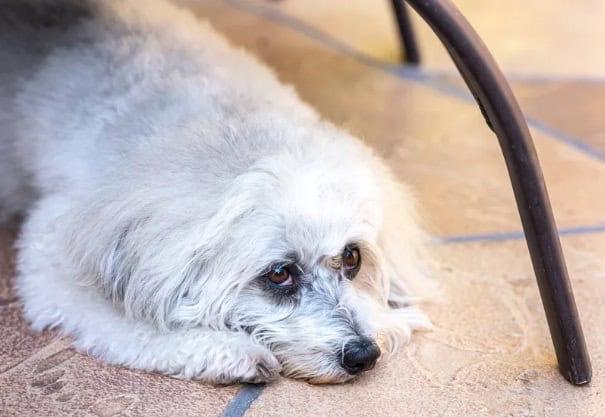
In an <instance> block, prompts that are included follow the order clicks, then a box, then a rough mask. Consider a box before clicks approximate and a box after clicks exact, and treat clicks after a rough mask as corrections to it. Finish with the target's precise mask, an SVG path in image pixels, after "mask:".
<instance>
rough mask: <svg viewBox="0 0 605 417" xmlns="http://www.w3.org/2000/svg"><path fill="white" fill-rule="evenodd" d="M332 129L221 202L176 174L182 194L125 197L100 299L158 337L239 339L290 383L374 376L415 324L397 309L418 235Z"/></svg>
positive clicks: (236, 180)
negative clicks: (257, 346)
mask: <svg viewBox="0 0 605 417" xmlns="http://www.w3.org/2000/svg"><path fill="white" fill-rule="evenodd" d="M330 132H331V134H332V136H333V137H332V140H330V141H313V140H311V139H310V141H311V143H308V144H304V145H297V146H285V147H283V146H282V148H281V149H282V150H281V151H273V152H270V153H267V154H266V155H262V156H260V157H258V158H256V159H255V160H254V161H253V163H251V164H249V165H247V166H246V167H245V169H241V171H240V172H238V173H237V175H234V177H233V179H230V180H229V181H225V183H224V188H223V189H222V190H221V191H220V193H215V194H213V193H211V192H207V193H206V195H198V194H196V192H194V191H193V190H194V189H195V187H193V186H192V185H191V184H189V183H188V181H190V179H185V178H181V179H179V180H178V181H175V182H173V183H172V184H173V185H174V186H176V185H177V184H178V190H174V186H173V187H170V186H165V187H161V185H160V184H157V181H161V180H160V179H156V180H155V181H156V184H154V187H156V188H158V189H160V188H161V189H162V191H163V192H166V193H173V194H172V195H171V196H170V197H168V196H165V195H162V196H161V197H157V198H156V196H153V197H150V193H151V192H150V191H149V189H147V190H144V191H141V194H140V195H138V196H137V195H136V194H137V192H138V191H136V190H135V189H133V190H130V191H129V192H128V195H129V196H130V197H129V201H130V202H122V203H121V209H117V208H114V209H113V214H112V216H113V217H112V219H111V220H108V221H109V222H111V223H112V224H122V226H120V227H118V228H116V229H115V230H116V231H114V232H113V234H112V235H113V238H112V237H111V236H110V235H109V234H107V240H108V241H111V242H112V243H111V244H110V245H109V247H110V249H109V250H108V251H107V250H106V251H105V255H104V256H103V257H102V262H101V265H100V266H97V267H96V269H97V270H96V271H95V275H96V276H99V277H101V279H100V281H99V282H100V286H101V288H102V290H103V291H104V292H105V293H106V295H107V296H108V297H109V298H111V299H113V300H114V301H115V302H116V303H120V304H121V305H123V306H124V309H125V311H126V313H127V314H128V315H131V316H133V317H137V318H146V319H150V320H152V321H153V322H155V323H156V324H157V325H158V326H160V327H164V328H174V327H193V326H204V327H208V328H214V329H223V330H224V329H230V330H234V331H244V332H247V333H249V334H250V335H251V336H252V337H253V338H255V339H256V340H258V342H259V343H261V344H263V345H265V346H267V347H268V348H269V349H270V350H271V351H272V352H273V353H274V354H275V356H276V357H277V358H278V360H279V361H280V362H281V364H282V366H283V370H284V374H285V375H287V376H291V377H296V378H303V379H307V380H309V381H312V382H318V383H322V382H323V383H329V382H331V383H334V382H343V381H346V380H348V379H351V378H352V377H353V376H355V375H357V374H359V373H361V372H363V371H366V370H368V369H371V368H372V367H373V366H374V364H375V363H376V361H377V360H378V358H379V356H380V355H381V354H382V353H386V352H390V351H393V350H395V349H396V348H397V346H398V345H400V344H402V343H405V342H406V341H407V340H408V338H409V335H410V332H411V330H412V329H413V328H414V327H416V326H420V325H422V324H424V321H423V316H422V315H421V314H420V313H418V312H417V311H416V310H414V309H412V308H402V309H397V308H396V307H401V305H399V306H396V305H395V304H405V301H406V300H405V294H404V290H403V285H402V282H403V281H407V282H411V283H413V282H414V280H416V279H417V278H418V276H419V272H418V264H419V262H420V261H419V259H418V252H417V250H416V249H417V246H416V244H417V243H418V239H419V238H420V235H419V233H418V229H417V228H416V222H415V219H414V218H413V213H412V209H411V207H410V205H411V201H410V200H411V197H410V196H409V193H407V191H406V190H404V189H401V188H400V186H399V185H398V184H396V183H395V181H393V179H392V176H391V175H390V173H389V172H388V170H387V169H386V168H385V167H384V165H383V163H382V162H381V161H380V160H379V159H378V158H377V157H375V156H374V155H373V154H372V153H371V151H370V150H369V149H368V148H367V147H366V146H364V145H363V144H362V143H361V142H359V141H357V140H355V139H353V138H350V137H349V136H348V135H346V134H343V133H340V132H337V131H330ZM217 181H218V180H217ZM143 192H144V193H146V194H145V195H143V194H142V193H143ZM132 194H135V195H132ZM177 195H178V196H177ZM133 206H137V207H140V209H139V210H138V211H137V214H136V215H130V214H128V213H129V211H131V210H132V207H133ZM145 206H146V208H143V207H145ZM107 207H108V205H104V206H103V207H99V210H100V212H103V213H104V212H105V211H106V208H107ZM99 215H100V214H97V216H99ZM101 217H103V216H102V215H101ZM97 218H98V217H97ZM122 219H123V221H122ZM133 219H135V220H133ZM104 233H105V232H102V231H100V230H99V232H98V236H99V238H100V240H101V241H102V240H103V234H104ZM81 259H83V262H86V258H85V257H81Z"/></svg>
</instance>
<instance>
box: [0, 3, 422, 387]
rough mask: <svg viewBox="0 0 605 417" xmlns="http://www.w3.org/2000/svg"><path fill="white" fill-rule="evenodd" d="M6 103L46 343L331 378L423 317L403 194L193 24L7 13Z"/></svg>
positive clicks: (39, 8)
mask: <svg viewBox="0 0 605 417" xmlns="http://www.w3.org/2000/svg"><path fill="white" fill-rule="evenodd" d="M0 88H1V93H0V126H1V131H0V216H1V217H2V218H3V219H5V220H6V219H8V218H10V217H12V216H14V215H16V214H18V213H23V214H24V215H25V219H26V220H25V223H24V225H23V227H22V232H21V236H20V238H19V241H18V249H19V255H18V277H17V281H16V286H17V291H18V294H19V296H20V298H21V300H22V302H23V305H24V311H25V315H26V317H27V318H28V319H29V320H31V322H32V324H33V327H34V328H35V329H43V328H48V327H50V328H58V329H60V332H61V334H65V335H70V336H71V337H72V338H73V343H74V345H75V346H76V347H78V348H79V349H82V350H84V351H86V352H88V353H90V354H91V355H94V356H97V357H99V358H101V359H103V360H105V361H107V362H110V363H115V364H122V365H125V366H129V367H133V368H139V369H145V370H150V371H158V372H162V373H166V374H171V375H176V376H179V377H184V378H196V379H201V380H204V381H209V382H214V383H231V382H238V381H250V382H260V381H266V380H270V379H272V378H274V377H275V376H277V375H278V374H280V373H282V374H283V375H285V376H289V377H294V378H302V379H306V380H309V381H311V382H315V383H336V382H343V381H347V380H349V379H351V378H352V377H354V376H355V375H358V374H360V373H361V372H363V371H366V370H368V369H371V368H372V367H373V366H374V364H375V363H376V360H377V359H378V358H379V356H380V355H381V353H387V352H392V351H394V350H395V349H397V347H398V346H400V345H402V344H404V343H407V342H408V340H409V338H410V333H411V331H412V330H413V329H415V328H419V327H424V326H426V325H427V324H428V320H427V319H426V317H425V316H424V315H423V314H422V313H421V312H420V311H419V310H418V309H417V307H414V306H411V305H410V304H409V301H410V299H411V298H410V297H409V295H408V294H409V292H408V291H409V289H410V288H413V287H414V286H415V285H418V284H421V283H422V281H423V279H424V278H423V276H422V273H421V271H420V268H419V265H420V264H421V263H422V253H421V251H419V245H418V242H419V240H421V236H422V235H421V233H420V232H419V229H418V228H417V226H416V220H415V218H414V215H413V210H412V208H411V200H412V198H411V196H410V194H409V192H408V191H407V190H405V189H402V188H401V187H400V186H399V185H398V184H397V183H396V181H395V180H394V178H393V176H392V174H391V173H390V172H389V170H388V169H387V168H386V167H385V165H384V163H383V162H382V161H381V160H380V159H379V158H378V157H376V156H375V155H374V154H373V153H372V151H371V150H370V149H369V148H368V147H367V146H365V145H364V144H363V143H362V142H361V141H359V140H358V139H355V138H353V137H351V136H350V135H349V134H347V133H345V132H343V131H341V130H339V129H337V128H335V127H334V126H332V125H330V124H329V123H326V122H324V121H322V120H320V118H319V117H318V115H317V114H316V113H315V112H314V111H313V110H312V109H311V108H309V106H307V105H306V104H304V103H302V102H301V100H300V99H299V98H298V97H297V95H296V94H295V92H294V91H293V90H292V88H289V87H285V86H283V85H281V84H280V83H279V82H278V81H277V80H276V77H275V76H274V75H273V74H272V73H271V72H270V71H269V70H268V69H267V68H265V67H264V66H263V65H261V64H260V63H259V62H257V61H256V60H255V59H254V58H253V57H251V56H250V55H248V54H246V53H244V52H242V51H239V50H237V49H235V48H233V47H232V46H230V45H229V44H228V43H227V42H226V41H225V40H224V39H223V38H222V37H220V36H219V35H217V34H216V33H215V32H214V31H213V30H212V29H211V28H210V27H209V26H208V25H207V24H205V23H202V22H199V21H197V20H196V19H195V18H194V17H193V16H192V15H190V14H189V13H188V12H186V11H184V10H180V9H178V8H176V7H175V6H173V5H171V4H168V3H164V2H153V3H150V2H144V3H143V2H134V1H133V2H125V1H99V2H98V3H94V2H87V1H77V0H76V1H66V0H64V1H41V0H40V1H33V0H26V1H23V0H12V1H6V0H0Z"/></svg>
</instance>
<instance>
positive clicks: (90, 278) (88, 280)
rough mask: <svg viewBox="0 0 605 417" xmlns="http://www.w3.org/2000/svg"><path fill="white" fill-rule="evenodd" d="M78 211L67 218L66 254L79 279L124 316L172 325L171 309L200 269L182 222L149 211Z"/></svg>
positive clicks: (173, 325) (103, 209) (173, 308)
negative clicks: (95, 290)
mask: <svg viewBox="0 0 605 417" xmlns="http://www.w3.org/2000/svg"><path fill="white" fill-rule="evenodd" d="M119 211H120V210H118V211H117V212H116V211H113V210H112V209H111V208H110V207H104V208H98V207H97V208H96V209H94V208H93V209H90V210H82V211H81V212H80V213H79V214H78V215H77V216H76V217H75V219H74V220H75V221H72V225H71V227H70V229H71V230H70V233H69V239H67V245H68V248H67V249H68V253H69V255H70V257H71V259H72V260H73V261H74V263H75V265H76V267H77V270H78V274H79V282H80V283H81V284H87V285H94V286H96V287H97V288H98V289H99V291H100V292H101V293H102V294H103V295H104V296H105V298H107V299H108V300H110V301H111V302H112V303H113V304H115V305H119V306H120V307H121V308H123V309H124V312H125V314H126V315H127V316H128V317H132V318H137V319H146V320H150V321H151V322H153V323H154V324H155V325H157V326H158V327H159V328H164V329H168V328H172V327H175V326H177V325H180V324H181V323H175V322H174V321H173V317H172V316H173V311H174V310H175V308H176V307H177V306H178V305H179V303H181V302H182V300H183V299H184V297H185V296H186V295H187V291H188V289H189V288H190V286H191V285H192V284H193V282H194V281H195V280H196V279H198V278H199V276H200V274H201V269H202V266H203V265H202V263H201V262H200V259H199V258H197V257H196V248H195V246H194V245H193V244H191V242H189V241H188V237H189V236H188V233H187V231H186V230H185V229H186V228H184V227H183V225H178V224H173V223H171V222H169V221H162V220H161V219H159V218H158V217H161V216H157V217H154V216H153V214H152V213H146V214H145V215H142V214H140V215H136V214H135V213H133V212H130V213H128V214H129V215H125V214H126V213H121V214H120V213H119Z"/></svg>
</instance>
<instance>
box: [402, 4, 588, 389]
mask: <svg viewBox="0 0 605 417" xmlns="http://www.w3.org/2000/svg"><path fill="white" fill-rule="evenodd" d="M406 1H407V2H408V3H409V4H410V5H411V6H412V7H413V8H414V9H415V10H416V11H417V12H418V13H419V14H420V16H422V18H423V19H424V20H425V21H426V22H427V23H428V24H429V25H430V26H431V28H432V29H433V31H434V32H435V33H436V34H437V36H438V37H439V38H440V39H441V42H442V43H443V44H444V46H445V47H446V48H447V50H448V52H449V54H450V55H451V57H452V59H453V60H454V62H455V64H456V66H457V67H458V70H459V71H460V74H461V75H462V77H463V78H464V80H465V82H466V84H467V86H468V87H469V88H470V90H471V92H472V93H473V96H474V97H475V99H476V100H477V103H478V104H479V107H480V108H481V112H482V113H483V116H484V117H485V119H486V121H487V124H488V125H489V126H490V128H491V129H492V130H493V131H494V133H495V134H496V136H497V137H498V141H499V142H500V147H501V149H502V153H503V154H504V159H505V162H506V166H507V168H508V173H509V176H510V179H511V182H512V186H513V191H514V193H515V199H516V200H517V206H518V209H519V214H520V216H521V222H522V223H523V229H524V231H525V237H526V240H527V245H528V247H529V252H530V255H531V260H532V264H533V267H534V271H535V274H536V279H537V281H538V287H539V289H540V295H541V297H542V303H543V305H544V310H545V312H546V318H547V321H548V326H549V328H550V334H551V337H552V341H553V344H554V347H555V351H556V354H557V359H558V361H559V370H560V372H561V373H562V374H563V376H564V377H565V378H567V379H568V380H569V381H570V382H571V383H572V384H577V385H580V384H587V383H588V382H590V379H591V374H592V370H591V365H590V359H589V357H588V352H587V351H586V344H585V342H584V335H583V333H582V327H581V324H580V320H579V318H578V312H577V309H576V304H575V301H574V296H573V293H572V290H571V284H570V282H569V277H568V275H567V268H566V266H565V261H564V258H563V253H562V251H561V244H560V241H559V236H558V234H557V227H556V225H555V222H554V218H553V215H552V209H551V206H550V201H549V199H548V194H547V192H546V186H545V184H544V179H543V177H542V171H541V169H540V164H539V162H538V157H537V156H536V151H535V149H534V145H533V141H532V138H531V136H530V133H529V129H528V128H527V124H526V122H525V119H524V117H523V114H522V113H521V110H520V109H519V105H518V104H517V101H516V100H515V97H514V96H513V93H512V91H511V89H510V87H509V85H508V83H507V82H506V80H505V79H504V76H503V75H502V73H501V72H500V70H499V68H498V66H497V65H496V63H495V61H494V59H493V58H492V56H491V55H490V53H489V51H488V50H487V48H486V47H485V45H484V44H483V42H482V41H481V39H480V38H479V36H478V35H477V33H476V32H475V31H474V30H473V28H472V27H471V26H470V24H469V23H468V22H467V21H466V19H465V18H464V17H463V16H462V15H461V14H460V12H459V11H458V10H457V9H456V7H455V6H454V5H453V4H452V3H451V2H450V1H449V0H406ZM396 3H397V1H396V0H393V4H394V5H395V4H396Z"/></svg>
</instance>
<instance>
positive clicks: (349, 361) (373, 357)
mask: <svg viewBox="0 0 605 417" xmlns="http://www.w3.org/2000/svg"><path fill="white" fill-rule="evenodd" d="M379 356H380V348H379V347H378V345H377V344H376V343H375V342H374V341H373V340H372V339H369V338H367V337H362V338H359V339H356V340H355V341H353V342H350V343H347V345H346V346H345V347H344V352H343V354H342V356H341V359H340V365H341V366H342V368H343V369H344V370H345V371H347V372H348V373H349V374H351V375H357V374H360V373H362V372H365V371H367V370H369V369H372V368H373V367H374V365H376V361H377V360H378V357H379Z"/></svg>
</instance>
